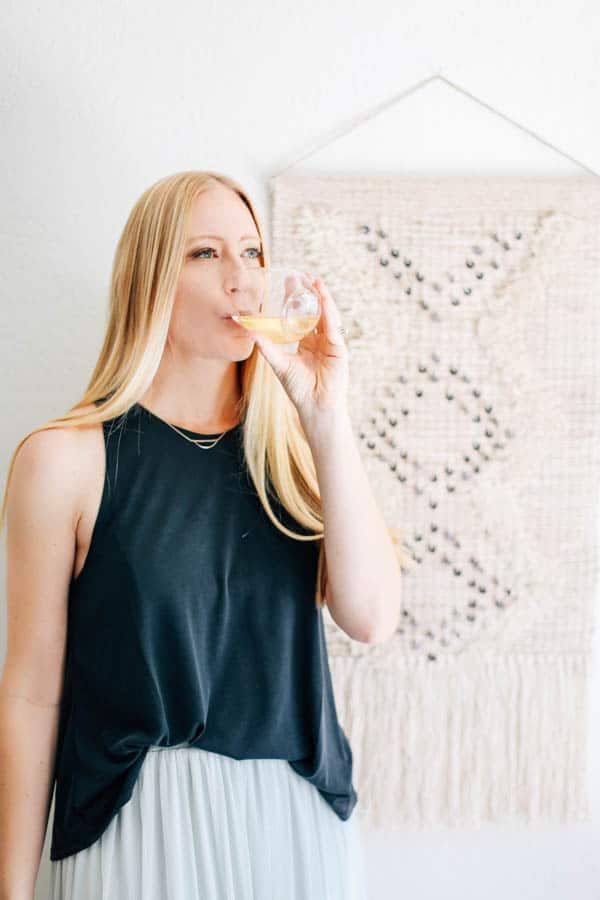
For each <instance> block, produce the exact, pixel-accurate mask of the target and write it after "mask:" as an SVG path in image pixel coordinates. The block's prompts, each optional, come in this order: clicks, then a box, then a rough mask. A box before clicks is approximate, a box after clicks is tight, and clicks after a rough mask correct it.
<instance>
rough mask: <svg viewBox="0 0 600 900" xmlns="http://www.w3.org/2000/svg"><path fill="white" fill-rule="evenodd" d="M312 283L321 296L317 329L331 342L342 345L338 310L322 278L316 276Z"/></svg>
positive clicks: (340, 319)
mask: <svg viewBox="0 0 600 900" xmlns="http://www.w3.org/2000/svg"><path fill="white" fill-rule="evenodd" d="M314 284H315V287H316V289H317V290H318V292H319V297H320V298H321V318H320V319H319V321H318V322H317V331H318V333H320V334H324V335H325V336H326V338H327V339H328V340H329V341H331V343H332V344H336V345H338V346H344V340H343V337H342V334H341V333H340V328H341V327H342V317H341V315H340V311H339V309H338V308H337V306H336V304H335V302H334V300H333V297H332V296H331V294H330V293H329V291H328V290H327V288H326V287H325V284H324V282H323V279H322V278H320V277H317V278H316V279H315V282H314Z"/></svg>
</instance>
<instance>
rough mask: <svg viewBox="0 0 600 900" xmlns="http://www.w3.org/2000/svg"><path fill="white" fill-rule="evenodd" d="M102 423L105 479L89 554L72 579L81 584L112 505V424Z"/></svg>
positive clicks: (74, 582)
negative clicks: (108, 432) (110, 460)
mask: <svg viewBox="0 0 600 900" xmlns="http://www.w3.org/2000/svg"><path fill="white" fill-rule="evenodd" d="M101 424H102V439H103V442H104V480H103V483H102V495H101V497H100V505H99V507H98V510H97V512H96V519H95V521H94V525H93V527H92V534H91V536H90V542H89V545H88V550H87V554H86V557H85V560H84V561H83V566H82V568H81V570H80V572H79V574H78V575H77V577H76V578H73V579H72V583H73V584H79V582H80V581H81V576H82V575H83V574H84V573H85V571H86V570H87V568H88V566H89V565H90V562H91V559H92V556H93V554H94V553H95V552H96V545H97V544H98V541H99V539H100V534H101V532H102V528H103V526H104V523H105V522H106V519H107V518H108V512H109V508H110V505H111V494H112V489H111V484H110V474H109V456H108V440H107V432H106V429H107V427H108V426H109V425H110V422H108V421H104V422H102V423H101Z"/></svg>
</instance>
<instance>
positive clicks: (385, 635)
mask: <svg viewBox="0 0 600 900" xmlns="http://www.w3.org/2000/svg"><path fill="white" fill-rule="evenodd" d="M395 634H396V624H394V627H393V628H390V627H387V628H385V629H384V628H379V629H374V628H372V629H371V630H370V631H369V633H368V635H367V637H366V638H364V643H365V644H385V643H386V642H387V641H390V640H391V639H392V638H393V637H394V635H395Z"/></svg>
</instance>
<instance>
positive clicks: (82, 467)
mask: <svg viewBox="0 0 600 900" xmlns="http://www.w3.org/2000/svg"><path fill="white" fill-rule="evenodd" d="M102 443H103V441H102V426H101V425H100V424H98V425H92V426H87V427H85V428H81V427H73V426H65V427H59V428H44V429H42V430H41V431H35V432H34V433H33V434H30V435H29V436H28V437H27V438H26V439H25V441H24V442H23V443H22V444H21V446H20V447H19V450H18V452H17V454H16V456H15V462H14V468H13V475H12V477H11V487H12V486H13V481H14V491H13V494H16V493H17V492H18V495H19V497H20V498H22V499H24V500H26V498H27V496H28V495H30V496H32V497H37V499H38V501H39V502H42V501H44V500H51V499H52V497H53V496H54V497H55V498H56V499H58V498H59V497H61V496H62V497H63V498H64V500H65V502H68V501H69V500H72V501H75V507H74V508H73V514H74V521H76V520H77V518H78V514H79V510H78V509H77V508H76V506H77V500H78V498H79V497H80V496H81V488H82V486H83V485H84V484H85V483H86V481H87V476H88V475H89V468H90V466H92V467H93V459H91V458H90V457H93V456H94V451H95V450H97V448H98V445H100V450H102Z"/></svg>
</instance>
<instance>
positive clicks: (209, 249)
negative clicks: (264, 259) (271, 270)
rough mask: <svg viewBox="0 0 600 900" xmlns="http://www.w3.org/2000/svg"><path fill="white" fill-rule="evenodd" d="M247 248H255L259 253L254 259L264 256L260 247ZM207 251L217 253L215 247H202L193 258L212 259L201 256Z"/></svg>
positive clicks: (194, 253)
mask: <svg viewBox="0 0 600 900" xmlns="http://www.w3.org/2000/svg"><path fill="white" fill-rule="evenodd" d="M246 249H247V250H253V251H254V252H255V253H256V254H257V256H253V257H252V259H258V258H259V257H260V256H262V252H261V250H260V248H259V247H247V248H246ZM207 252H208V253H216V250H215V249H214V247H201V248H200V250H195V251H194V252H193V253H192V258H193V259H210V257H207V256H201V254H202V253H207Z"/></svg>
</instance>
